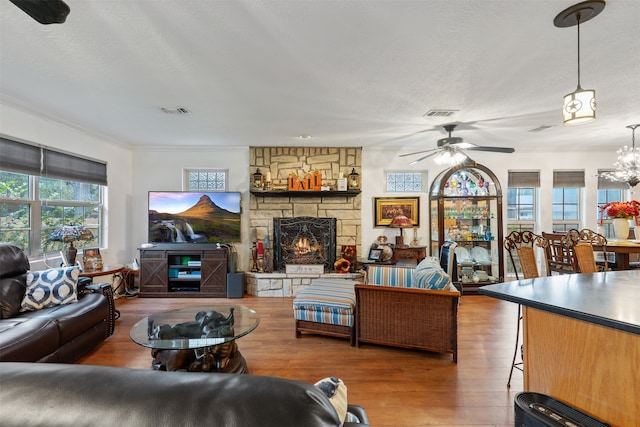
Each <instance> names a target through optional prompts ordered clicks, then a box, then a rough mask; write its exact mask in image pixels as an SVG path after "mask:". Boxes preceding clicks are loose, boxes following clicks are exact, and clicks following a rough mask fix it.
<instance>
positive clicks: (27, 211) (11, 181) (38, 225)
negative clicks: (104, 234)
mask: <svg viewBox="0 0 640 427" xmlns="http://www.w3.org/2000/svg"><path fill="white" fill-rule="evenodd" d="M0 189H1V190H0V241H3V242H12V243H15V244H16V245H17V246H18V247H20V248H21V249H22V250H23V251H25V252H26V253H27V254H29V255H36V254H41V253H51V252H57V251H60V250H62V249H64V248H66V247H67V246H68V243H64V242H53V241H49V240H48V239H47V237H48V236H49V234H51V233H52V232H53V231H54V230H55V229H56V228H58V227H60V226H62V225H69V224H72V225H79V226H84V227H86V228H88V229H89V230H91V232H92V233H93V236H94V239H92V240H88V241H78V242H74V246H76V247H80V248H81V247H84V246H97V245H99V244H100V242H101V229H102V186H100V185H97V184H87V183H81V182H74V181H68V180H61V179H55V178H44V177H39V176H33V175H24V174H18V173H12V172H6V171H0ZM32 218H33V220H32Z"/></svg>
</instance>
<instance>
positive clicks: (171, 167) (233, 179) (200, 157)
mask: <svg viewBox="0 0 640 427" xmlns="http://www.w3.org/2000/svg"><path fill="white" fill-rule="evenodd" d="M133 158H134V161H133V192H132V195H131V224H132V229H133V230H132V242H131V243H132V244H133V246H132V247H131V248H132V250H134V251H135V249H136V248H137V247H139V246H140V244H141V243H145V242H147V239H148V235H147V228H148V223H147V219H148V200H147V199H148V192H149V191H179V190H183V188H182V174H183V169H192V168H213V169H228V170H229V182H228V184H229V188H228V190H229V191H241V192H242V215H241V222H242V242H241V244H239V245H236V250H237V251H238V266H239V269H244V268H246V266H247V265H248V259H249V174H250V171H249V147H248V146H247V147H180V148H175V147H171V148H149V149H144V150H138V151H135V152H134V154H133ZM136 256H138V255H136Z"/></svg>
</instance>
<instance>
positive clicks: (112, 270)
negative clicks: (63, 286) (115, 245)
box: [79, 264, 124, 278]
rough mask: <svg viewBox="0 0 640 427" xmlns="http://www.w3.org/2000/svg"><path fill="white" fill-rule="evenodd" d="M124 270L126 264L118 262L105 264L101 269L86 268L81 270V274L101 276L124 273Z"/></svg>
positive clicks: (92, 276) (81, 275)
mask: <svg viewBox="0 0 640 427" xmlns="http://www.w3.org/2000/svg"><path fill="white" fill-rule="evenodd" d="M122 270H124V266H123V265H118V264H111V265H109V264H104V265H103V266H102V268H100V269H96V270H84V271H82V272H80V274H79V276H80V277H91V278H94V277H99V276H108V275H110V274H116V273H122Z"/></svg>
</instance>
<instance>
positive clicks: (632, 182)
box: [602, 124, 640, 187]
mask: <svg viewBox="0 0 640 427" xmlns="http://www.w3.org/2000/svg"><path fill="white" fill-rule="evenodd" d="M639 126H640V124H637V125H629V126H627V127H628V128H629V129H631V147H629V146H627V145H625V146H624V147H622V148H620V149H618V151H616V153H617V154H618V160H616V161H615V162H614V163H613V166H614V167H615V168H616V170H615V171H613V172H605V173H603V174H602V176H603V177H605V178H607V179H609V180H611V181H617V182H626V183H627V184H629V187H635V186H636V185H638V183H640V148H636V128H637V127H639Z"/></svg>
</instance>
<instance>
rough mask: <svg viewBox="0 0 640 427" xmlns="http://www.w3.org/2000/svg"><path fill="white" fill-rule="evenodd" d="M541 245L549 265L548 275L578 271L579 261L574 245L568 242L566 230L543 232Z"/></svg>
mask: <svg viewBox="0 0 640 427" xmlns="http://www.w3.org/2000/svg"><path fill="white" fill-rule="evenodd" d="M540 246H542V247H543V248H544V255H545V260H546V265H547V276H551V275H552V274H553V273H554V272H555V273H558V274H569V273H577V272H578V263H577V261H576V257H575V255H574V251H573V245H571V246H570V245H569V244H568V240H567V233H566V232H552V233H547V232H544V231H543V232H542V238H541V239H540Z"/></svg>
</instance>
